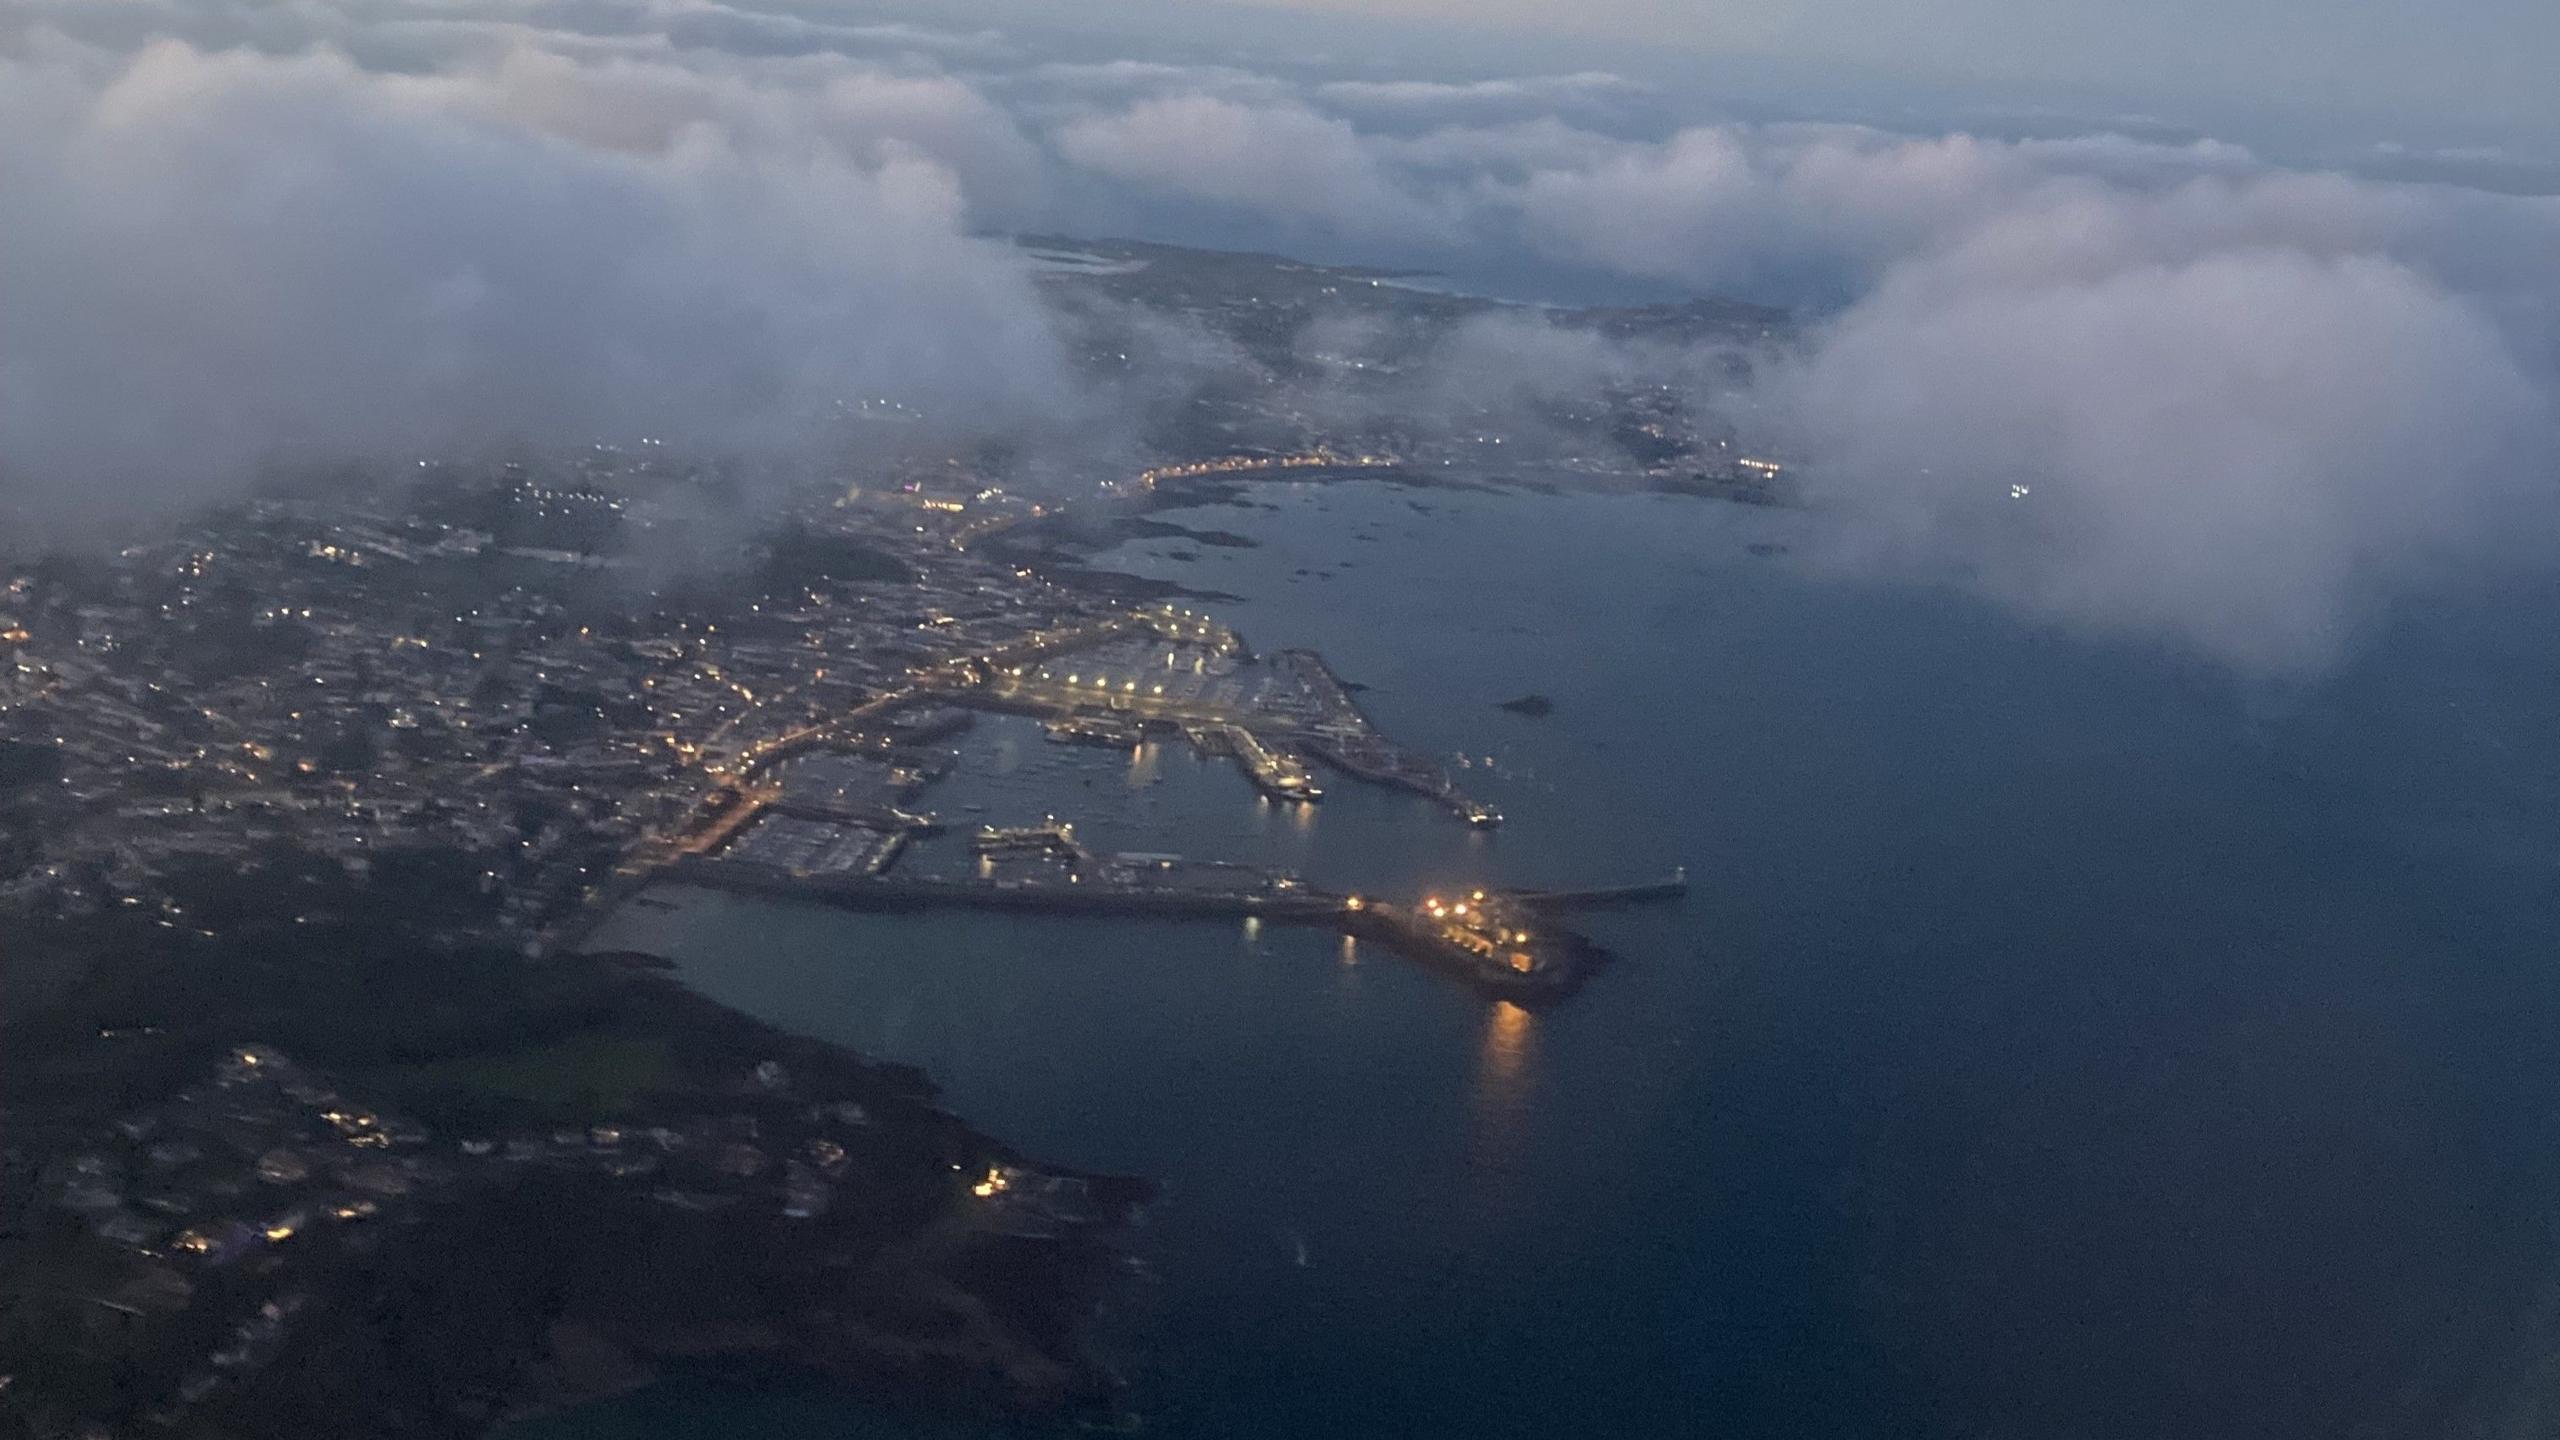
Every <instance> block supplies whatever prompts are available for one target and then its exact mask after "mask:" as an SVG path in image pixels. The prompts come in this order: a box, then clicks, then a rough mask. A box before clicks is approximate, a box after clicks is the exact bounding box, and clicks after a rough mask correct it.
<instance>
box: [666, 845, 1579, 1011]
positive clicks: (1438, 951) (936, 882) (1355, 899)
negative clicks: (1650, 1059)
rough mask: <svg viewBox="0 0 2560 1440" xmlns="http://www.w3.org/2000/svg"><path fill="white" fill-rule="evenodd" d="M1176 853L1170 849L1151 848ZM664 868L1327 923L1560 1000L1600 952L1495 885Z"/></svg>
mask: <svg viewBox="0 0 2560 1440" xmlns="http://www.w3.org/2000/svg"><path fill="white" fill-rule="evenodd" d="M1157 858H1158V860H1159V863H1165V864H1170V863H1173V862H1172V860H1171V857H1157ZM660 878H662V879H664V880H668V881H672V882H675V883H679V884H686V885H697V886H701V887H703V888H705V889H715V890H725V891H730V892H733V893H738V894H746V895H757V896H764V897H769V898H774V899H784V900H799V901H813V902H818V903H822V904H829V905H836V906H841V907H843V908H846V909H853V910H872V911H917V910H932V909H973V910H994V911H1008V912H1015V913H1033V914H1049V915H1116V916H1137V917H1152V918H1159V919H1176V920H1229V919H1258V920H1261V921H1264V922H1266V923H1270V924H1277V925H1302V926H1308V927H1311V928H1319V929H1328V930H1333V931H1335V932H1337V933H1340V934H1344V935H1349V936H1353V937H1355V938H1357V939H1361V940H1367V941H1371V942H1373V943H1375V944H1378V945H1380V946H1382V947H1384V948H1386V949H1389V950H1392V951H1394V952H1395V953H1397V954H1399V955H1402V956H1404V957H1405V958H1407V959H1410V960H1414V961H1416V962H1419V963H1421V964H1424V965H1428V966H1430V967H1432V968H1434V969H1437V970H1441V971H1443V972H1445V973H1448V974H1450V975H1453V976H1455V977H1456V978H1458V979H1460V980H1463V981H1465V982H1466V983H1468V984H1469V985H1472V986H1473V987H1475V988H1476V989H1477V990H1478V991H1480V992H1482V993H1483V994H1486V995H1488V996H1492V997H1494V998H1498V999H1505V1000H1514V1001H1522V1002H1536V1001H1541V1000H1557V999H1562V998H1564V997H1565V996H1567V995H1570V994H1572V993H1573V992H1574V991H1576V990H1578V989H1580V988H1581V986H1582V983H1583V982H1584V981H1585V980H1587V979H1588V978H1590V975H1591V973H1592V972H1593V971H1594V970H1596V969H1598V968H1599V967H1600V966H1601V965H1602V964H1603V963H1605V962H1606V960H1607V959H1608V954H1607V952H1606V951H1604V950H1603V949H1601V948H1600V947H1599V946H1598V945H1595V944H1593V943H1592V942H1591V941H1589V940H1587V939H1585V938H1583V937H1582V936H1580V935H1576V934H1573V933H1571V932H1569V931H1563V930H1559V929H1555V928H1552V927H1547V926H1544V925H1541V926H1540V927H1539V928H1538V931H1537V933H1536V935H1535V937H1534V938H1532V936H1531V934H1530V932H1529V931H1527V930H1525V929H1521V928H1513V927H1515V926H1518V925H1520V924H1522V923H1524V922H1522V921H1520V920H1519V919H1518V915H1519V913H1520V912H1519V911H1518V910H1515V909H1512V908H1509V907H1506V906H1505V904H1504V899H1503V897H1501V896H1488V895H1487V894H1486V892H1483V891H1476V892H1474V896H1473V899H1474V904H1473V905H1470V903H1469V902H1468V901H1467V900H1463V899H1462V900H1457V901H1446V902H1444V901H1441V900H1438V899H1436V898H1426V899H1425V900H1424V901H1422V902H1420V903H1418V904H1414V905H1399V904H1393V903H1389V902H1384V901H1379V900H1373V899H1369V898H1366V897H1363V896H1359V895H1343V894H1335V893H1331V892H1327V891H1321V890H1310V889H1307V888H1304V887H1302V886H1299V885H1298V884H1297V883H1296V882H1295V881H1294V880H1290V879H1288V878H1287V877H1270V876H1266V877H1263V879H1262V881H1261V883H1260V884H1258V885H1256V886H1252V887H1242V886H1227V887H1221V888H1211V889H1197V888H1183V887H1180V886H1177V885H1171V884H1162V885H1159V884H1149V883H1146V872H1145V871H1143V870H1142V871H1140V872H1138V878H1137V879H1135V880H1134V881H1130V880H1112V879H1103V878H1096V879H1095V880H1093V881H1090V882H1087V881H1085V880H1083V879H1082V878H1081V877H1079V878H1078V879H1076V880H1071V881H1067V882H1054V881H1044V882H1024V881H1013V882H1007V881H989V880H941V879H920V878H901V877H895V876H885V875H866V874H857V873H848V872H831V873H821V874H810V875H802V874H797V873H794V872H792V871H788V870H781V869H776V868H774V867H772V866H767V865H759V864H754V863H751V862H746V861H740V860H725V859H713V858H707V857H702V856H687V857H684V858H682V859H679V860H677V861H675V862H673V863H672V864H670V865H669V866H668V867H667V869H666V870H665V871H664V872H662V874H661V876H660Z"/></svg>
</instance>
